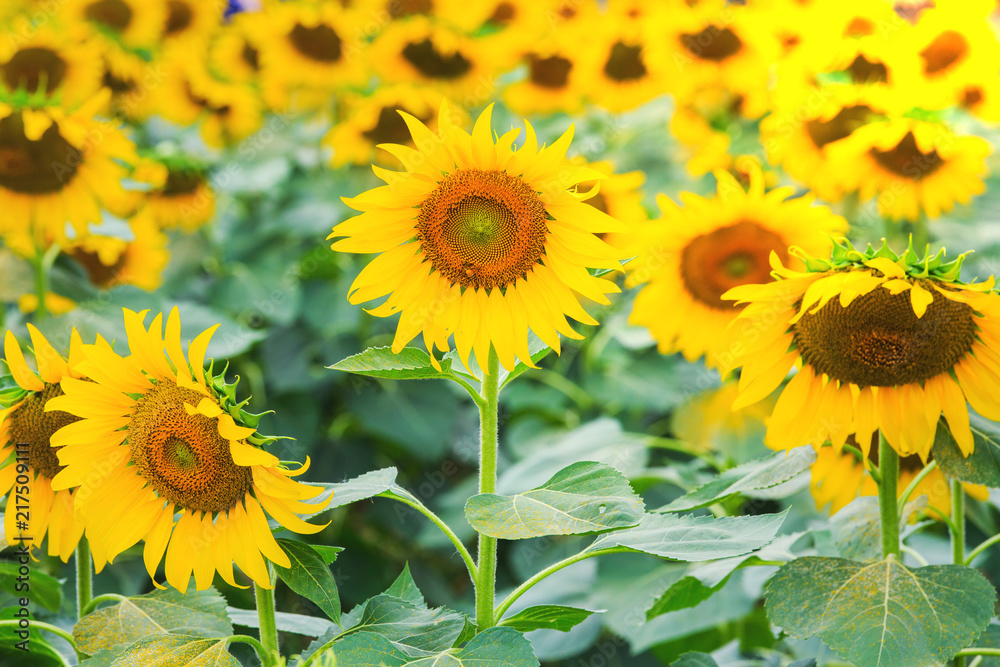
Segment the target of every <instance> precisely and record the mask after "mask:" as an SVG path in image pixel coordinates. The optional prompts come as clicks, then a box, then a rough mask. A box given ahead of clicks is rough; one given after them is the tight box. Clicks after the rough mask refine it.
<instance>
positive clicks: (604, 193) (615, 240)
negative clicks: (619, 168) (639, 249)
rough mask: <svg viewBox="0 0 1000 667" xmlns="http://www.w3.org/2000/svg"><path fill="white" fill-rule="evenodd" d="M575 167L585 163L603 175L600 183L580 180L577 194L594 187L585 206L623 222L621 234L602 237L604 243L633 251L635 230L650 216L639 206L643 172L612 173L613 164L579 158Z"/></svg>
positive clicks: (643, 207) (644, 180) (575, 160)
mask: <svg viewBox="0 0 1000 667" xmlns="http://www.w3.org/2000/svg"><path fill="white" fill-rule="evenodd" d="M573 162H574V163H576V164H586V166H587V167H589V168H591V169H593V170H594V171H597V172H599V173H601V174H604V178H603V179H601V180H600V181H583V182H582V183H580V184H579V185H578V186H577V189H578V190H579V191H580V192H590V191H591V190H593V189H594V188H597V194H595V195H593V196H592V197H590V198H589V199H587V201H586V202H584V203H586V204H589V205H590V206H593V207H594V208H596V209H597V210H598V211H601V212H602V213H607V214H608V215H610V216H611V217H612V218H614V219H615V220H617V221H618V222H620V223H622V225H623V226H624V227H625V231H624V232H614V233H609V234H602V235H601V238H603V239H604V240H605V241H607V243H608V244H609V245H611V246H613V247H615V248H619V249H621V250H623V251H626V252H627V251H629V250H631V249H634V248H633V246H635V236H636V235H635V228H636V225H639V224H641V223H643V222H645V221H647V220H649V214H648V213H647V212H646V207H645V206H643V205H642V197H643V195H642V189H641V188H642V185H643V183H645V182H646V174H645V172H642V171H629V172H625V173H618V174H616V173H615V165H614V163H612V162H611V161H610V160H602V161H600V162H589V163H585V162H584V160H581V159H579V158H577V159H574V160H573Z"/></svg>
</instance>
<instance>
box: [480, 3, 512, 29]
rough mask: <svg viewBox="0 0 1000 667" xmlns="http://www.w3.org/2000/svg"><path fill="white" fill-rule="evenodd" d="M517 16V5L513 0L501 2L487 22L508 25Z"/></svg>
mask: <svg viewBox="0 0 1000 667" xmlns="http://www.w3.org/2000/svg"><path fill="white" fill-rule="evenodd" d="M516 18H517V7H516V6H514V3H512V2H501V3H500V4H498V5H497V7H496V9H494V10H493V14H492V15H491V16H490V18H489V19H487V23H492V24H493V25H507V24H509V23H512V22H513V21H514V19H516Z"/></svg>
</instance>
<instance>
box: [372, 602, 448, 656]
mask: <svg viewBox="0 0 1000 667" xmlns="http://www.w3.org/2000/svg"><path fill="white" fill-rule="evenodd" d="M464 627H465V618H464V617H463V616H462V615H461V614H459V613H457V612H454V611H451V610H449V609H445V608H443V607H440V608H437V609H428V608H426V607H423V606H418V605H415V604H413V603H411V602H407V601H406V600H403V599H401V598H398V597H395V596H392V595H384V594H383V595H376V596H375V597H373V598H371V599H370V600H368V601H367V602H366V603H365V607H364V612H363V613H362V614H361V618H360V620H359V621H358V623H357V625H355V626H354V627H353V628H352V630H354V631H358V632H360V631H365V632H374V633H375V634H379V635H382V636H383V637H385V638H386V639H388V640H389V641H391V642H394V643H396V644H400V645H403V646H408V647H412V648H414V649H418V650H419V651H440V650H442V649H445V648H448V647H450V646H452V645H453V644H454V643H455V640H456V639H458V636H459V635H460V634H461V632H462V629H463V628H464Z"/></svg>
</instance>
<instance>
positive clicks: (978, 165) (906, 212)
mask: <svg viewBox="0 0 1000 667" xmlns="http://www.w3.org/2000/svg"><path fill="white" fill-rule="evenodd" d="M991 152H992V147H991V146H990V143H989V142H988V141H987V140H986V139H983V138H982V137H975V136H956V135H955V133H954V132H953V131H952V130H951V128H950V127H948V126H947V125H945V124H943V123H937V122H928V121H922V120H918V119H915V118H893V119H887V120H882V121H879V122H874V123H869V124H868V125H865V126H864V127H860V128H858V129H856V130H855V131H854V132H852V133H851V134H850V135H849V136H848V137H846V138H844V140H843V141H840V142H837V143H836V145H830V147H829V153H828V154H829V156H830V160H831V161H833V162H834V164H835V166H834V169H835V170H837V171H838V172H839V173H842V174H845V175H846V174H849V175H851V176H852V177H853V183H852V184H851V185H850V186H849V189H852V190H854V189H856V190H857V191H858V192H859V194H860V196H861V199H863V200H867V199H870V198H872V197H875V198H876V200H877V201H878V208H879V212H880V213H881V214H882V215H884V216H886V217H889V218H892V219H894V220H899V219H908V220H914V219H916V218H918V217H919V216H920V215H921V213H923V214H925V215H927V217H929V218H936V217H938V216H939V215H941V214H942V213H946V212H948V211H950V210H951V209H952V207H954V205H955V204H956V203H961V204H968V203H969V201H970V200H971V199H972V197H973V196H974V195H979V194H982V193H983V192H985V190H986V185H985V184H984V183H983V177H984V176H985V175H986V173H987V171H988V168H987V165H986V157H987V156H988V155H989V154H990V153H991Z"/></svg>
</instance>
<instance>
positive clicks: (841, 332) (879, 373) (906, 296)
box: [792, 287, 976, 387]
mask: <svg viewBox="0 0 1000 667" xmlns="http://www.w3.org/2000/svg"><path fill="white" fill-rule="evenodd" d="M930 292H931V294H932V295H933V297H934V301H933V302H932V303H931V304H930V305H929V306H927V311H926V312H925V313H924V315H923V317H920V318H918V317H917V316H916V315H915V314H914V312H913V306H911V305H910V292H909V290H904V291H902V292H900V293H899V294H892V293H890V292H889V290H887V289H884V288H882V287H876V288H875V289H874V290H872V291H871V292H869V293H868V294H865V295H863V296H859V297H857V298H856V299H854V301H852V302H851V303H850V305H848V306H847V308H844V307H842V306H841V305H840V301H839V300H838V299H831V300H830V301H829V302H828V303H827V304H826V305H825V306H823V307H822V308H820V310H819V311H818V312H816V313H806V314H805V315H803V316H802V319H800V320H799V321H798V322H796V323H795V324H794V325H793V326H792V333H793V339H794V342H795V347H796V348H797V349H798V351H799V354H801V355H802V358H803V359H804V360H805V362H806V363H808V364H809V365H810V366H812V367H813V370H815V371H816V373H817V374H820V373H826V374H827V375H829V376H830V377H831V378H833V379H836V380H840V381H841V382H850V383H852V384H855V385H857V386H859V387H894V386H899V385H904V384H910V383H914V382H916V383H919V382H923V381H925V380H928V379H930V378H932V377H934V376H936V375H940V374H941V373H946V372H948V370H949V369H950V368H952V367H953V366H954V365H955V364H957V363H958V362H959V361H960V360H961V359H962V357H964V356H965V355H966V354H967V353H968V352H969V349H970V348H971V347H972V343H973V340H974V339H975V336H976V323H975V319H974V317H973V311H972V308H971V307H970V306H968V305H967V304H964V303H959V302H957V301H952V300H951V299H949V298H947V297H944V296H942V295H941V294H940V293H938V291H937V290H935V289H931V290H930Z"/></svg>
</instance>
